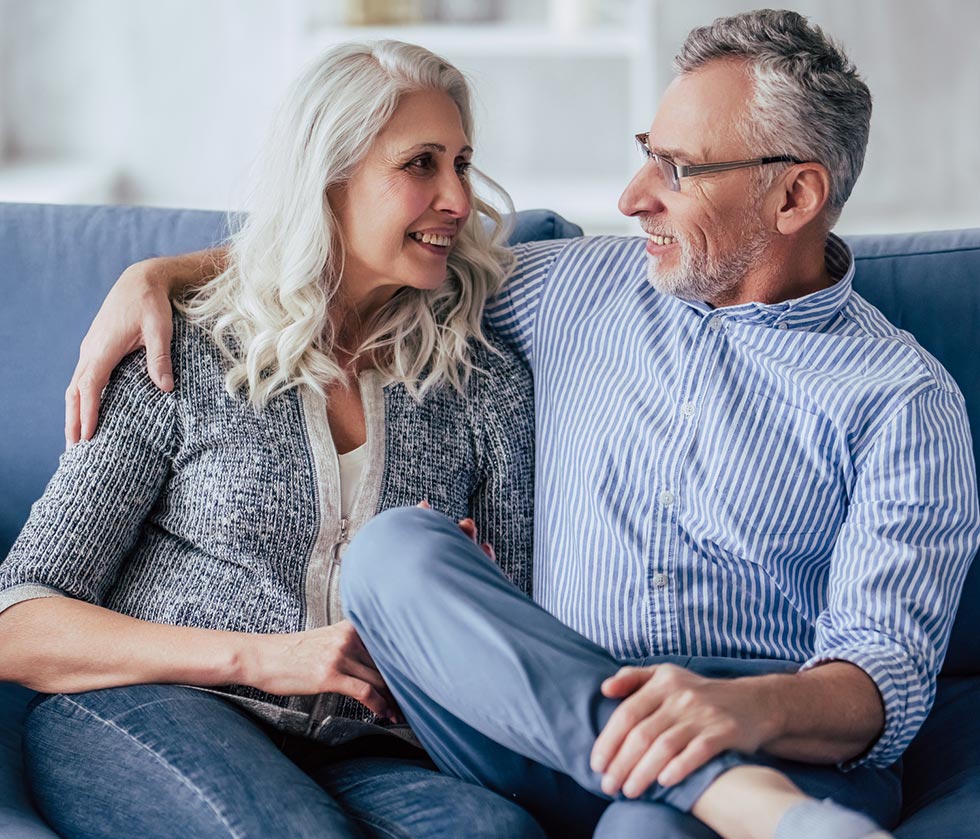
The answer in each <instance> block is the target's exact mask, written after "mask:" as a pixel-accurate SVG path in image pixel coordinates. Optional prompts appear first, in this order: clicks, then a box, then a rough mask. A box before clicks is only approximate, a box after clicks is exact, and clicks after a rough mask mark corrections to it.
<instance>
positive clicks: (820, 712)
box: [592, 662, 884, 797]
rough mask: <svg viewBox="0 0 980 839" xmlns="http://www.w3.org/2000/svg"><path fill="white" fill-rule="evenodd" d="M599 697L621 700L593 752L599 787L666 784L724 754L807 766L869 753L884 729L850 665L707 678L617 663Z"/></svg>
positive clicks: (872, 692) (635, 790) (872, 698)
mask: <svg viewBox="0 0 980 839" xmlns="http://www.w3.org/2000/svg"><path fill="white" fill-rule="evenodd" d="M602 692H603V693H604V694H605V695H606V696H609V697H614V698H623V697H625V698H624V700H623V702H622V703H621V704H620V706H619V707H618V708H617V709H616V711H615V712H614V713H613V715H612V716H611V717H610V719H609V721H608V722H607V723H606V726H605V728H604V729H603V731H602V733H601V734H600V735H599V737H598V738H597V739H596V743H595V747H594V748H593V751H592V768H593V769H594V770H595V771H597V772H602V773H603V774H604V776H605V777H604V779H603V791H604V792H606V793H607V794H610V795H614V794H616V793H617V792H619V790H620V789H622V791H623V794H624V795H626V796H628V797H635V796H637V795H640V794H641V793H642V792H643V791H644V790H645V789H646V788H647V787H648V786H650V784H652V783H653V782H654V781H658V782H659V783H660V784H662V785H664V786H671V785H673V784H676V783H678V782H680V781H682V780H683V779H684V778H686V777H687V776H688V775H689V774H690V773H691V772H693V771H694V770H696V769H698V768H699V767H700V766H702V765H704V764H705V763H707V762H708V761H709V760H710V759H711V758H713V757H715V756H716V755H718V754H720V753H721V752H723V751H726V750H728V749H733V750H735V751H741V752H746V753H753V752H756V751H760V750H761V751H766V752H768V753H770V754H773V755H776V756H777V757H785V758H790V759H792V760H803V761H806V762H808V763H839V762H843V761H846V760H850V759H852V758H854V757H856V756H858V755H859V754H861V753H862V752H864V751H866V750H867V748H868V747H869V746H870V744H871V743H872V742H873V741H874V740H875V738H876V737H877V736H878V735H879V733H880V732H881V730H882V727H883V725H884V707H883V705H882V701H881V696H880V695H879V693H878V689H877V688H876V687H875V684H874V682H873V681H872V680H871V678H870V677H869V676H868V675H867V674H866V673H864V671H862V670H861V669H860V668H858V667H855V666H854V665H853V664H849V663H847V662H830V663H827V664H824V665H822V666H820V667H815V668H813V669H812V670H807V671H805V672H800V673H780V674H771V675H765V676H746V677H743V678H738V679H709V678H706V677H704V676H699V675H697V674H696V673H693V672H691V671H689V670H685V669H683V668H681V667H676V666H673V665H669V664H668V665H653V666H651V667H624V668H623V669H622V670H621V671H620V672H619V673H617V674H616V675H615V676H613V677H612V678H610V679H607V680H606V681H605V682H604V683H603V685H602Z"/></svg>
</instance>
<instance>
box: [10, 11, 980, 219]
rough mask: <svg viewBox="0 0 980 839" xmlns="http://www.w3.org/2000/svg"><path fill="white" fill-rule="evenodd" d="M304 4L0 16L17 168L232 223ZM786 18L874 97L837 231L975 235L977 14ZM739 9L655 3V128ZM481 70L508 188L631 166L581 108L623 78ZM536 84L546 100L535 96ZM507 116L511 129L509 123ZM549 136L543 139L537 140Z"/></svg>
mask: <svg viewBox="0 0 980 839" xmlns="http://www.w3.org/2000/svg"><path fill="white" fill-rule="evenodd" d="M319 1H320V2H322V3H323V4H325V5H329V3H328V0H319ZM296 2H297V0H285V2H269V0H167V2H165V3H158V2H150V0H30V1H29V2H28V0H22V1H21V0H18V1H17V2H9V0H0V85H2V86H0V114H2V110H3V109H4V108H5V109H6V115H7V134H8V137H9V143H8V149H7V151H8V154H16V155H17V156H18V157H21V158H22V157H24V156H27V157H37V156H44V155H58V156H62V157H64V156H68V157H81V158H85V159H86V160H96V161H101V162H108V165H111V166H112V167H115V169H117V170H118V171H119V172H120V173H121V174H122V176H123V178H122V181H121V185H120V188H119V190H118V197H119V198H120V199H124V200H130V201H138V202H144V203H154V204H170V205H181V206H203V207H229V206H240V205H241V204H242V201H243V198H244V195H243V189H242V187H243V179H244V178H245V176H246V173H247V170H248V165H249V163H250V161H251V159H252V158H253V156H254V153H255V150H256V148H257V147H258V145H259V143H260V141H261V138H262V136H263V134H264V131H265V128H266V125H267V122H268V120H269V117H270V115H271V113H272V111H273V108H274V104H275V102H276V101H277V100H278V98H279V96H280V94H281V92H282V90H283V89H284V87H285V84H286V82H287V78H288V77H289V76H291V75H292V74H293V73H294V72H295V68H296V57H295V55H294V54H293V53H294V52H295V50H296V43H297V41H296V31H295V17H294V16H291V14H290V11H289V10H290V8H292V7H293V6H294V4H295V3H296ZM337 2H339V0H337ZM508 2H509V0H508ZM639 2H643V0H639ZM649 2H654V0H649ZM786 4H787V5H789V6H790V7H792V8H796V9H798V10H800V11H802V12H804V13H805V14H808V15H810V16H811V17H812V19H813V20H814V21H815V22H817V23H819V24H821V25H823V26H824V27H825V28H826V29H827V31H829V32H830V33H831V34H833V35H835V36H836V37H837V38H839V39H840V40H841V41H843V43H844V44H845V46H846V47H847V49H848V51H849V53H850V54H851V56H852V58H853V59H854V60H855V62H856V63H857V65H858V67H859V68H860V69H861V71H862V72H863V74H864V76H865V78H866V79H867V81H868V83H869V85H870V87H871V89H872V93H873V95H874V100H875V113H874V118H873V123H872V136H871V145H870V148H869V151H868V157H867V163H866V166H865V172H864V174H863V176H862V179H861V181H860V182H859V184H858V187H857V189H856V190H855V193H854V196H853V197H852V200H851V203H850V204H849V206H848V208H847V209H846V210H845V214H844V217H843V219H842V222H841V228H842V229H843V230H845V231H850V232H854V231H877V230H885V229H899V230H900V229H922V228H928V227H932V228H936V227H954V226H980V141H978V137H980V81H978V80H980V50H977V49H976V45H975V40H976V32H978V31H980V3H975V2H973V0H932V2H930V3H929V4H922V3H921V2H919V0H860V2H857V0H799V1H798V2H791V0H786ZM525 5H530V4H525ZM539 5H540V4H539ZM746 7H747V4H746V3H744V2H732V0H685V2H680V0H662V2H660V3H659V5H658V6H657V9H658V11H657V20H658V21H659V29H658V32H659V35H658V36H657V37H656V39H655V40H656V43H655V44H653V45H652V48H653V49H655V50H656V55H657V62H656V63H657V67H658V72H657V73H656V74H655V75H656V76H657V78H656V79H651V82H650V93H649V100H650V107H649V112H650V115H651V116H652V114H653V111H654V109H655V107H656V100H657V97H658V94H659V89H660V86H661V85H662V84H663V83H664V82H665V81H666V80H667V79H668V78H669V74H670V71H669V65H670V58H671V56H672V55H673V53H674V51H675V50H676V49H677V47H678V46H679V45H680V43H681V41H682V40H683V37H684V35H685V34H686V32H687V31H688V30H689V29H690V28H691V27H692V26H694V25H698V24H702V23H705V22H708V21H710V20H711V19H713V18H714V17H715V16H717V15H720V14H730V13H733V12H736V11H740V10H742V9H744V8H746ZM4 44H6V46H7V48H8V49H7V55H6V56H4V54H3V46H4ZM471 64H472V72H473V75H474V76H475V77H476V79H477V82H478V85H479V87H480V100H481V102H482V103H483V110H484V129H483V130H482V131H481V132H480V134H479V138H478V139H482V140H483V141H484V142H485V143H487V144H488V146H489V147H490V148H489V149H488V148H487V147H486V146H485V147H484V148H483V149H478V154H479V155H480V158H481V162H482V163H483V165H484V166H485V168H487V169H488V170H489V171H490V172H491V174H494V173H499V172H501V171H503V172H504V174H502V175H501V176H500V177H501V179H502V180H504V182H505V183H504V185H505V186H506V185H507V182H506V172H508V171H511V172H516V173H520V172H522V171H528V167H535V168H537V169H541V168H544V167H547V166H552V165H557V163H560V164H561V167H560V173H559V177H561V178H563V179H564V180H565V181H566V182H567V183H569V184H574V183H575V180H576V179H577V178H580V177H581V176H582V173H583V172H587V171H589V170H590V167H596V166H604V165H608V164H607V163H606V160H607V159H613V160H618V161H623V160H624V155H625V154H626V153H627V152H626V151H625V145H624V144H625V143H627V142H628V140H627V139H626V138H624V139H623V141H622V143H620V141H619V140H618V139H617V138H618V135H619V133H620V132H621V130H622V129H621V126H619V125H612V124H611V122H610V121H609V120H608V118H607V117H606V116H604V115H601V116H599V117H597V116H595V114H601V113H602V112H600V111H598V110H597V108H595V107H590V106H589V104H588V103H589V102H592V103H595V102H600V101H601V102H603V103H605V105H606V106H607V109H608V108H609V107H615V108H618V107H619V104H618V103H619V102H623V103H625V102H626V101H627V97H626V94H625V93H624V91H623V90H622V89H620V88H619V87H617V85H619V84H620V82H619V81H618V76H617V75H616V72H617V71H615V70H613V69H610V68H607V69H606V70H604V69H602V67H601V65H600V64H597V63H596V62H594V61H593V62H589V63H588V64H585V63H584V62H581V63H580V62H572V61H569V62H566V63H564V64H563V65H553V64H552V65H547V64H546V63H542V62H541V61H540V60H538V59H531V60H527V61H520V60H517V59H515V60H514V61H513V62H510V63H509V64H508V65H507V66H506V67H504V68H503V69H501V67H500V65H497V66H496V67H495V66H494V65H492V64H488V63H487V62H486V61H485V60H478V59H474V60H473V62H471ZM607 70H608V72H607ZM529 78H533V79H534V80H535V84H537V85H538V87H536V88H534V90H536V91H537V92H533V93H530V92H529V91H531V90H532V86H531V85H530V84H527V83H525V82H526V81H527V79H529ZM541 85H544V89H545V90H547V91H548V95H547V96H544V95H542V93H541V90H542V88H541ZM583 103H584V104H583ZM505 108H506V110H507V113H508V114H513V115H514V117H513V119H514V120H515V122H514V123H513V124H511V123H509V122H508V121H505V120H501V119H499V117H500V114H501V113H502V112H503V111H504V110H505ZM607 113H608V110H607ZM545 119H546V120H547V124H546V125H543V126H542V127H541V128H539V129H538V130H537V131H534V130H533V129H531V128H530V127H529V125H530V121H532V120H545ZM0 120H2V116H0ZM643 127H644V126H636V128H635V130H640V129H641V128H643ZM543 133H546V134H547V136H549V137H554V138H561V137H563V136H565V137H572V136H574V137H576V138H580V139H583V141H584V145H585V146H586V147H587V148H589V149H592V150H594V153H593V154H591V155H584V156H583V155H581V154H578V153H576V154H569V153H567V152H568V150H567V149H565V148H563V147H562V146H561V145H555V144H554V143H552V145H550V146H549V145H548V144H547V143H545V142H542V141H541V140H540V139H532V138H540V137H541V136H542V134H543ZM555 142H559V141H558V140H556V141H555ZM494 146H496V151H495V150H494ZM612 146H615V148H612ZM491 163H492V164H493V165H490V164H491ZM498 165H499V166H500V167H502V169H495V168H494V166H498ZM616 165H619V166H626V165H628V164H626V163H622V162H619V163H617V164H616ZM517 166H524V167H526V168H525V169H523V170H522V169H520V168H516V167H517ZM517 177H520V176H519V175H515V178H517ZM624 180H625V177H624ZM517 186H518V187H519V186H520V184H517ZM515 191H519V190H518V189H515ZM627 229H630V228H627Z"/></svg>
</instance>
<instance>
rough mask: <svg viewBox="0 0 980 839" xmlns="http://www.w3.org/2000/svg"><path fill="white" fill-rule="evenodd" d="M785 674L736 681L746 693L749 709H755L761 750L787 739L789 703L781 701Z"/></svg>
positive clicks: (749, 677)
mask: <svg viewBox="0 0 980 839" xmlns="http://www.w3.org/2000/svg"><path fill="white" fill-rule="evenodd" d="M785 678H786V676H785V675H783V674H771V675H766V676H744V677H742V678H739V679H736V680H735V681H736V682H738V683H739V685H740V686H741V688H742V689H743V690H744V691H745V694H746V701H747V703H748V707H750V708H752V709H754V712H755V718H756V733H757V739H758V741H759V748H760V749H763V750H764V749H766V747H767V746H769V745H770V744H772V743H774V742H776V741H778V740H779V739H780V738H782V737H785V736H786V733H787V731H788V729H789V719H788V715H787V703H785V702H783V701H781V690H780V688H781V687H782V685H781V682H782V681H783V680H784V679H785Z"/></svg>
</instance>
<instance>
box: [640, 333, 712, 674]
mask: <svg viewBox="0 0 980 839" xmlns="http://www.w3.org/2000/svg"><path fill="white" fill-rule="evenodd" d="M727 326H728V325H727V322H726V318H725V316H724V315H721V314H717V313H712V314H709V315H707V316H706V317H704V318H701V319H699V321H698V323H697V325H696V326H694V327H693V332H694V334H693V336H692V338H691V340H690V344H691V347H690V353H689V356H688V359H687V360H686V363H684V365H683V367H682V368H679V369H678V371H677V372H678V374H679V376H678V388H677V390H676V393H675V394H673V395H672V398H673V402H674V404H673V411H672V412H671V423H672V428H671V429H669V432H668V434H665V435H664V451H663V452H662V453H661V457H660V458H659V463H660V469H659V470H658V473H657V485H656V486H655V487H654V497H653V522H654V527H653V539H652V551H651V554H650V562H649V567H648V574H647V579H648V592H649V599H650V602H649V606H650V614H651V615H652V616H653V620H652V621H651V629H652V630H653V631H652V637H651V638H650V649H651V654H652V655H671V654H677V653H680V652H681V651H682V650H683V649H685V648H686V646H687V645H686V644H685V643H684V639H683V638H682V637H681V630H680V619H679V614H678V610H679V609H680V608H681V607H682V604H683V602H684V588H685V585H686V576H687V575H688V574H689V573H691V568H690V567H689V565H690V564H689V563H685V562H684V546H683V545H682V544H681V540H680V533H681V529H680V527H679V526H678V522H679V517H680V516H681V515H682V513H683V509H684V504H685V502H686V496H687V493H688V492H689V491H690V490H693V488H691V487H689V486H688V484H687V482H686V480H685V478H686V470H685V464H686V463H687V462H688V454H689V453H690V451H691V448H692V446H693V445H694V441H695V439H696V437H697V432H698V427H699V420H700V415H701V411H702V407H703V403H704V399H705V397H706V392H707V384H708V382H709V380H710V377H711V371H712V370H713V369H714V367H715V362H716V361H717V358H718V353H719V349H720V348H721V346H722V345H723V343H724V341H725V332H726V329H727ZM677 328H684V327H680V326H679V327H677Z"/></svg>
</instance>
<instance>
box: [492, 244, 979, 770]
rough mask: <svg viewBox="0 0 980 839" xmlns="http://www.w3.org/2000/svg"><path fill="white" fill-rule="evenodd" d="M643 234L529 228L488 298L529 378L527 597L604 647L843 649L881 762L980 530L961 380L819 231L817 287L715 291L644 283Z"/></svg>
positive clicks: (926, 680)
mask: <svg viewBox="0 0 980 839" xmlns="http://www.w3.org/2000/svg"><path fill="white" fill-rule="evenodd" d="M644 244H645V240H644V239H638V238H618V237H599V238H586V239H575V240H568V241H563V242H537V243H531V244H527V245H522V246H520V247H518V248H517V249H516V253H517V258H518V264H517V268H516V269H515V272H514V274H513V276H512V278H511V280H510V282H509V285H508V286H507V288H506V289H505V290H504V292H503V293H502V294H501V295H500V296H499V297H498V298H497V299H496V300H494V301H493V303H492V306H491V310H490V319H491V322H492V323H493V325H494V326H495V327H496V328H497V329H498V330H500V331H501V332H502V333H503V334H504V336H505V337H507V338H508V339H509V340H511V341H512V343H513V344H514V345H515V346H516V347H517V348H518V349H519V350H520V351H521V352H522V353H523V354H524V355H525V357H526V358H527V359H528V361H529V363H530V365H531V367H532V370H533V373H534V381H535V405H536V417H537V420H536V422H537V454H536V457H537V464H538V467H537V469H538V472H537V482H536V487H537V489H536V492H537V496H536V504H535V507H536V518H535V532H536V534H537V537H538V538H537V539H536V540H535V541H536V547H535V553H534V591H535V597H536V599H537V600H538V601H539V602H540V603H541V604H542V605H543V606H544V607H545V608H546V609H548V610H549V611H550V612H552V613H553V614H554V615H555V616H556V617H558V618H559V619H560V620H562V621H563V622H564V623H566V624H568V625H569V626H571V627H573V628H574V629H576V630H578V631H579V632H581V633H583V634H584V635H586V636H587V637H589V638H591V639H593V640H594V641H595V642H596V643H599V644H601V645H602V646H604V647H605V648H607V649H608V650H609V651H610V652H611V653H612V654H613V655H615V656H617V657H618V658H620V659H636V658H641V657H646V656H652V655H659V654H683V655H698V656H730V657H736V658H745V657H766V658H782V659H790V660H795V661H800V662H803V663H804V666H805V667H812V666H815V665H816V664H818V663H820V662H824V661H828V660H844V661H849V662H852V663H854V664H856V665H858V666H859V667H861V668H862V669H864V670H865V671H866V672H867V673H868V674H869V675H870V676H871V678H872V679H873V680H874V681H875V683H876V684H877V686H878V688H879V689H880V691H881V694H882V697H883V699H884V703H885V716H886V723H885V729H884V732H883V734H882V736H881V737H880V738H879V740H878V742H877V743H876V744H875V746H874V747H873V749H872V750H871V751H870V752H869V753H868V755H866V756H865V758H864V762H868V763H870V764H872V765H878V766H885V765H888V764H890V763H892V762H894V761H895V760H896V759H897V758H898V757H899V756H900V755H901V753H902V752H903V751H904V749H905V748H906V746H908V744H909V742H910V741H911V739H912V737H913V736H914V734H915V733H916V731H917V730H918V729H919V727H920V726H921V724H922V722H923V720H924V719H925V716H926V714H927V713H928V711H929V709H930V707H931V705H932V702H933V699H934V695H935V679H936V676H937V674H938V672H939V668H940V665H941V663H942V659H943V656H944V655H945V651H946V645H947V642H948V638H949V633H950V629H951V627H952V622H953V618H954V616H955V610H956V604H957V600H958V596H959V592H960V589H961V586H962V583H963V580H964V577H965V575H966V571H967V569H968V566H969V563H970V559H971V557H972V556H973V553H974V551H975V549H976V547H977V544H978V541H980V511H978V506H977V489H976V477H975V474H974V473H975V465H974V462H973V455H972V451H971V444H970V431H969V427H968V421H967V415H966V408H965V404H964V400H963V396H962V394H961V393H960V392H959V390H958V388H957V387H956V385H955V383H954V382H953V380H952V379H951V377H950V376H949V374H948V373H947V372H946V371H945V370H944V369H943V368H942V367H941V366H940V364H939V363H938V362H937V361H936V360H935V359H934V358H932V357H931V356H930V355H929V354H928V353H926V352H925V350H923V349H922V348H921V347H920V346H918V344H916V342H915V340H914V339H913V338H912V337H911V336H910V335H909V334H908V333H905V332H902V331H901V330H899V329H897V328H896V327H894V326H893V325H891V324H890V323H889V322H888V321H887V320H886V319H885V317H884V316H883V315H882V314H881V313H880V312H879V311H878V310H877V309H875V308H874V307H873V306H871V305H870V304H869V303H867V302H866V301H865V300H863V299H862V298H861V297H859V296H858V295H857V294H856V293H855V292H853V291H852V289H851V281H852V278H853V275H854V262H853V259H852V258H851V255H850V252H849V250H848V249H847V246H846V245H845V244H844V243H843V242H842V241H841V240H839V239H837V238H836V237H833V236H832V237H831V238H830V240H829V242H828V246H827V265H828V268H829V270H830V271H831V274H832V275H833V276H834V277H837V278H839V279H838V281H837V282H836V283H835V284H834V285H832V286H831V287H830V288H827V289H825V290H822V291H818V292H816V293H813V294H810V295H807V296H805V297H803V298H800V299H797V300H790V301H786V302H783V303H777V304H771V305H764V304H759V303H747V304H742V305H738V306H730V307H724V308H719V309H711V308H710V307H709V306H707V305H705V304H702V303H692V302H686V301H683V300H680V299H677V298H674V297H670V296H666V295H663V294H660V293H659V292H657V291H656V290H655V289H654V288H653V287H652V286H651V285H650V283H649V282H648V280H647V276H646V259H647V257H646V253H645V250H644Z"/></svg>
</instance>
